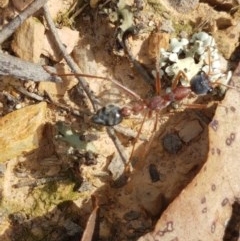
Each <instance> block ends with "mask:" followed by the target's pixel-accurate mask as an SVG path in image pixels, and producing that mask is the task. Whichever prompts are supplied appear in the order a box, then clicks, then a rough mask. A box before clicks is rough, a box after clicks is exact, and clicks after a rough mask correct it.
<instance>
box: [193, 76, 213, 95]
mask: <svg viewBox="0 0 240 241" xmlns="http://www.w3.org/2000/svg"><path fill="white" fill-rule="evenodd" d="M190 86H191V90H192V91H193V92H194V93H195V94H197V95H206V94H210V93H212V91H213V87H212V86H211V83H210V81H209V78H208V76H207V74H206V73H205V72H203V71H201V72H200V73H199V74H197V75H195V76H194V77H193V78H192V79H191V81H190Z"/></svg>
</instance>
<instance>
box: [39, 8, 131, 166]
mask: <svg viewBox="0 0 240 241" xmlns="http://www.w3.org/2000/svg"><path fill="white" fill-rule="evenodd" d="M43 10H44V16H45V18H46V21H47V24H48V27H49V29H50V31H51V33H52V35H53V37H54V40H55V42H56V44H57V46H58V48H59V49H60V51H61V53H62V54H63V58H64V59H65V61H66V62H67V64H68V65H69V67H70V68H71V69H72V71H73V72H74V73H76V74H77V73H78V74H79V73H81V70H80V69H79V67H78V66H77V64H76V63H75V62H74V60H73V59H72V58H71V57H70V56H69V54H68V53H67V51H66V48H65V47H64V45H63V44H62V42H61V40H60V38H59V36H58V33H57V29H56V27H55V25H54V23H53V21H52V18H51V16H50V13H49V10H48V7H47V4H45V5H44V6H43ZM76 78H77V79H78V81H79V83H78V84H79V85H80V86H81V88H82V89H83V90H84V91H85V93H86V94H87V96H88V98H89V100H90V101H91V104H92V106H93V109H94V111H95V112H96V111H97V107H96V103H98V101H97V99H96V97H95V96H94V95H93V94H92V91H91V90H90V88H89V87H88V84H87V82H86V81H85V79H84V78H82V77H80V76H76ZM106 129H107V133H108V135H109V137H110V138H111V139H112V141H113V143H114V145H115V147H116V149H117V151H118V153H119V155H120V156H121V158H122V160H123V161H124V162H125V163H126V162H127V159H128V158H127V157H126V155H125V152H124V149H123V147H122V145H121V143H120V141H119V140H118V138H117V137H116V135H115V133H114V130H113V129H112V128H111V127H107V128H106Z"/></svg>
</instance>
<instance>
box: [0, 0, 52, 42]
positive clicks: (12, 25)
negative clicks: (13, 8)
mask: <svg viewBox="0 0 240 241" xmlns="http://www.w3.org/2000/svg"><path fill="white" fill-rule="evenodd" d="M46 2H47V0H35V1H33V2H32V3H31V4H29V6H28V7H27V8H25V9H24V10H23V11H22V12H21V13H20V14H19V15H17V16H16V17H15V18H14V19H13V20H12V21H11V22H9V23H8V24H6V25H5V26H4V27H3V28H2V30H1V31H0V44H2V43H3V42H4V41H5V40H6V39H7V38H8V37H10V36H11V35H12V34H13V33H14V32H15V30H16V29H17V28H18V27H19V26H20V25H21V24H22V23H23V21H25V20H26V19H27V18H28V17H30V16H31V15H33V14H34V13H35V12H37V11H38V10H39V9H40V8H41V7H42V6H43V5H44V4H45V3H46Z"/></svg>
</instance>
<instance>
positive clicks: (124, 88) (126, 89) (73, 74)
mask: <svg viewBox="0 0 240 241" xmlns="http://www.w3.org/2000/svg"><path fill="white" fill-rule="evenodd" d="M42 67H43V69H44V70H45V71H46V72H48V73H49V74H51V75H57V76H82V77H87V78H96V79H102V80H107V81H110V82H112V83H114V84H115V85H116V86H118V87H119V88H120V89H122V90H124V91H125V92H127V93H128V94H129V95H131V96H133V97H134V98H136V99H137V100H140V101H142V98H141V97H140V96H139V95H138V94H136V93H135V92H133V91H132V90H130V89H128V88H127V87H125V86H123V85H122V84H120V83H119V82H117V81H116V80H112V79H109V78H107V77H102V76H96V75H90V74H75V73H68V74H56V73H53V72H50V71H49V70H48V69H47V68H46V66H42Z"/></svg>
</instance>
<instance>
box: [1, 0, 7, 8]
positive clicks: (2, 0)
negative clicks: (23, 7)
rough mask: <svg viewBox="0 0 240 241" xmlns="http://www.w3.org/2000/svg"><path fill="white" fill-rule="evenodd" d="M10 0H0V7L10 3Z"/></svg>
mask: <svg viewBox="0 0 240 241" xmlns="http://www.w3.org/2000/svg"><path fill="white" fill-rule="evenodd" d="M8 2H9V0H0V8H5V7H6V6H7V5H8Z"/></svg>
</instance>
